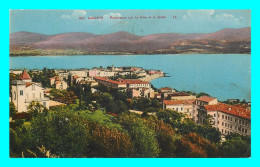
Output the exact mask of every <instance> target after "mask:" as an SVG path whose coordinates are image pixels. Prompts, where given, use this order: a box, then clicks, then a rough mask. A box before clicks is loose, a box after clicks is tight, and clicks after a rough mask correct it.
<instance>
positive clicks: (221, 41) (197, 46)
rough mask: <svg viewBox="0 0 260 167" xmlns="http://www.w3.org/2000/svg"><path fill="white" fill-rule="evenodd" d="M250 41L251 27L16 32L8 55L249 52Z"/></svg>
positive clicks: (11, 39)
mask: <svg viewBox="0 0 260 167" xmlns="http://www.w3.org/2000/svg"><path fill="white" fill-rule="evenodd" d="M250 43H251V28H250V27H247V28H241V29H223V30H220V31H217V32H214V33H208V34H178V33H166V34H151V35H146V36H137V35H134V34H131V33H128V32H123V31H120V32H116V33H112V34H105V35H97V34H91V33H84V32H74V33H64V34H57V35H44V34H38V33H31V32H16V33H12V34H10V54H11V55H21V54H23V53H24V54H30V52H29V51H30V50H38V49H42V51H43V53H42V54H46V53H45V52H44V50H48V51H49V50H60V51H64V50H75V51H79V52H77V53H79V54H82V53H86V54H92V53H93V54H116V53H119V52H124V53H129V54H159V53H162V54H163V53H174V54H178V53H190V52H197V53H250V50H251V46H250V45H251V44H250ZM24 50H26V52H24ZM17 53H19V54H17ZM34 53H36V52H34ZM37 54H38V53H37ZM54 54H55V52H54Z"/></svg>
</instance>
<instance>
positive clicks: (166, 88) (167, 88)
mask: <svg viewBox="0 0 260 167" xmlns="http://www.w3.org/2000/svg"><path fill="white" fill-rule="evenodd" d="M159 90H171V88H169V87H164V88H161V89H159Z"/></svg>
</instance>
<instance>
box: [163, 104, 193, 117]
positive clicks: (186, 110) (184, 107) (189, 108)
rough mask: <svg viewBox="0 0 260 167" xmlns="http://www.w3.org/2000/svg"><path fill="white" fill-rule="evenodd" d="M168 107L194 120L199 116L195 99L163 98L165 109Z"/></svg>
mask: <svg viewBox="0 0 260 167" xmlns="http://www.w3.org/2000/svg"><path fill="white" fill-rule="evenodd" d="M166 109H170V110H175V111H177V112H180V113H183V114H185V115H186V116H187V117H188V118H191V119H193V120H195V119H196V116H197V115H196V113H197V111H196V105H195V100H163V110H166Z"/></svg>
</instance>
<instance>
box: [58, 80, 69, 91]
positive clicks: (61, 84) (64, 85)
mask: <svg viewBox="0 0 260 167" xmlns="http://www.w3.org/2000/svg"><path fill="white" fill-rule="evenodd" d="M55 88H56V89H67V88H68V84H67V82H65V81H63V80H62V81H56V82H55Z"/></svg>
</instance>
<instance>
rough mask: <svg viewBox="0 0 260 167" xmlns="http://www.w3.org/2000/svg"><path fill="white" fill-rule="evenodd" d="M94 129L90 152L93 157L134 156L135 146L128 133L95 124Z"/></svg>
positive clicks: (92, 130)
mask: <svg viewBox="0 0 260 167" xmlns="http://www.w3.org/2000/svg"><path fill="white" fill-rule="evenodd" d="M92 127H93V128H92V129H91V134H92V140H91V143H90V151H89V154H90V156H91V157H131V156H132V154H133V144H132V141H131V138H130V136H129V135H128V134H127V133H125V132H120V131H118V130H117V129H110V128H108V127H106V126H102V125H100V124H94V126H92Z"/></svg>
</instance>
